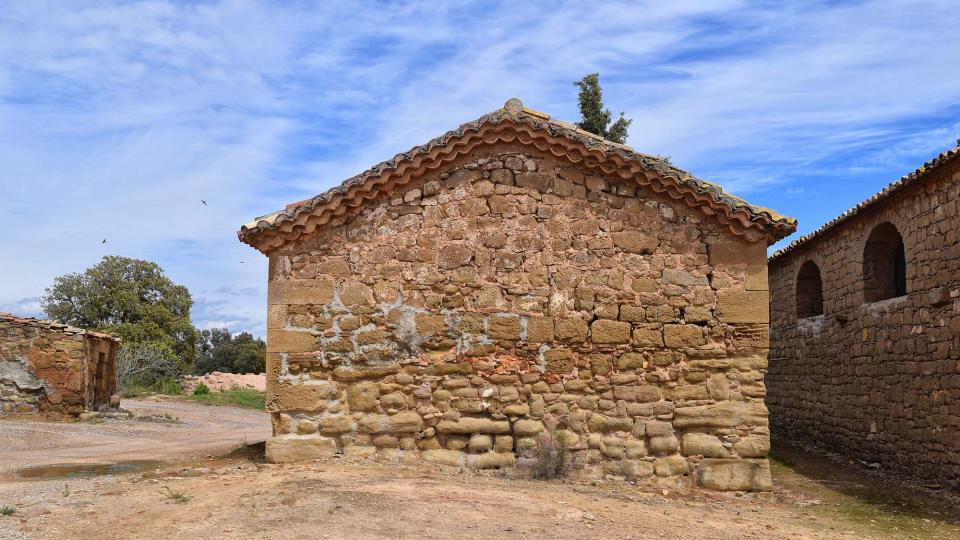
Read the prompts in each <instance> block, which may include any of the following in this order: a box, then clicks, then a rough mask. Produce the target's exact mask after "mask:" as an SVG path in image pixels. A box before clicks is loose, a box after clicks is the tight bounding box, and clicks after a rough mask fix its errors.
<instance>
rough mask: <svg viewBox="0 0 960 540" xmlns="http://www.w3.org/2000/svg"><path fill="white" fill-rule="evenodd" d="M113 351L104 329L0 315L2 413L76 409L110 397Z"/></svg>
mask: <svg viewBox="0 0 960 540" xmlns="http://www.w3.org/2000/svg"><path fill="white" fill-rule="evenodd" d="M116 352H117V341H116V340H114V339H113V338H110V337H109V336H106V335H104V334H97V333H92V332H87V331H84V330H82V329H79V328H73V327H70V326H67V325H62V324H56V323H50V322H47V321H39V320H36V319H30V318H22V317H12V316H6V315H0V414H12V413H36V412H41V413H51V414H70V415H78V414H80V413H81V412H83V410H84V409H95V408H97V407H99V406H100V405H103V404H106V403H108V402H109V398H110V395H111V394H113V393H114V392H115V391H116ZM101 364H102V367H101ZM101 375H105V376H102V377H101Z"/></svg>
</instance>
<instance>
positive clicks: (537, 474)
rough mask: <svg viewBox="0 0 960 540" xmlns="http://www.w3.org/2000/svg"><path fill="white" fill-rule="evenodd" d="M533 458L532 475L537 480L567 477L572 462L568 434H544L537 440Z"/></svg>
mask: <svg viewBox="0 0 960 540" xmlns="http://www.w3.org/2000/svg"><path fill="white" fill-rule="evenodd" d="M532 457H533V459H534V463H533V470H532V474H533V477H534V478H536V479H537V480H553V479H554V478H562V477H564V476H566V475H567V473H568V472H570V465H571V462H572V459H571V456H570V445H569V444H568V442H567V436H566V433H564V432H563V431H560V432H556V431H548V432H545V433H542V434H541V435H540V437H539V438H538V439H537V446H536V447H535V448H534V449H533V455H532Z"/></svg>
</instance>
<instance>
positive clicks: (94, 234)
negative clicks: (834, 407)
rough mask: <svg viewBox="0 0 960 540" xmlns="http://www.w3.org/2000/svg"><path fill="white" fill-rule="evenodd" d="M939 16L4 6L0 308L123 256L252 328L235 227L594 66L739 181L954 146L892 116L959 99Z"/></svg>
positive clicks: (904, 9) (547, 99)
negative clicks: (882, 148)
mask: <svg viewBox="0 0 960 540" xmlns="http://www.w3.org/2000/svg"><path fill="white" fill-rule="evenodd" d="M953 7H954V6H952V5H951V3H949V2H927V3H920V4H910V5H906V4H899V3H890V2H880V1H877V2H858V3H853V4H831V3H802V4H794V5H792V6H782V5H759V6H758V5H754V4H751V3H747V2H741V1H736V0H715V1H711V2H702V1H696V2H694V1H683V2H647V3H635V2H622V3H603V4H597V3H595V2H566V3H564V4H561V5H555V4H554V3H550V4H549V5H548V4H546V3H537V2H520V3H518V2H512V3H484V4H470V3H466V2H458V3H442V4H438V3H436V2H413V3H407V4H383V3H378V4H375V5H373V4H369V5H357V4H356V3H353V2H324V3H319V4H317V5H315V6H310V5H308V4H292V5H290V4H284V5H278V4H263V3H257V2H251V1H242V0H225V1H219V2H208V3H201V4H197V3H175V2H166V1H151V2H123V3H111V2H105V1H101V2H95V3H84V4H76V5H72V6H71V7H64V6H63V5H62V4H59V3H48V4H44V3H36V2H19V3H12V4H11V5H9V6H6V5H5V10H4V12H3V13H0V161H2V162H3V163H4V167H3V168H2V169H0V212H2V214H3V215H4V217H5V219H6V220H7V221H8V223H13V224H14V226H12V227H10V226H8V227H7V228H6V229H5V230H6V231H7V235H6V237H5V239H4V240H5V241H4V242H3V243H2V244H0V257H2V259H3V260H4V261H16V262H15V264H8V265H6V267H5V268H4V272H3V277H4V279H3V280H2V282H0V302H4V303H5V304H4V305H15V303H16V301H17V300H18V299H20V298H24V297H34V296H36V295H37V294H39V293H40V292H41V291H42V289H43V287H45V286H47V285H49V284H50V282H51V281H52V279H53V277H54V276H55V275H57V274H62V273H65V272H71V271H80V270H82V269H83V268H85V267H87V266H89V265H91V264H94V263H95V262H96V261H97V260H98V259H99V257H100V256H102V255H103V254H123V255H129V256H136V257H142V258H148V259H151V260H156V261H157V262H159V263H160V264H161V265H162V266H163V267H164V268H166V269H167V271H168V274H170V275H171V277H173V278H174V279H175V280H176V281H178V282H180V283H184V284H186V285H188V286H189V287H190V289H191V290H192V291H193V292H194V295H195V297H196V298H197V300H198V302H197V307H196V308H195V309H194V318H195V320H196V321H197V323H198V324H200V325H202V326H204V327H209V326H211V325H220V324H229V325H231V327H232V328H233V329H236V330H240V329H252V330H256V331H257V333H261V332H262V324H263V318H264V311H265V310H264V302H263V297H262V296H263V290H262V289H263V286H264V281H265V279H266V262H265V260H264V258H263V257H262V256H261V255H260V254H258V253H256V252H254V251H253V250H251V249H250V248H248V247H246V246H244V245H242V244H240V243H239V242H238V241H237V240H236V237H235V232H236V229H237V228H238V227H239V225H240V224H242V223H245V222H247V221H248V220H249V219H251V218H253V217H254V216H257V215H261V214H264V213H267V212H270V211H273V210H276V209H278V208H281V207H282V206H283V205H284V204H286V203H287V202H290V201H294V200H299V199H302V198H305V197H308V196H312V195H314V194H316V193H318V192H320V191H322V190H324V189H326V188H329V187H331V186H333V185H334V184H336V183H338V182H339V181H341V180H343V179H344V178H346V177H349V176H351V175H353V174H356V173H358V172H361V171H362V170H365V169H366V168H368V167H369V166H370V165H372V164H374V163H377V162H379V161H382V160H384V159H387V158H389V157H391V156H393V155H394V154H395V153H397V152H400V151H404V150H406V149H408V148H410V147H411V146H413V145H416V144H420V143H422V142H424V141H426V140H428V139H429V138H432V137H434V136H436V135H438V134H440V133H442V132H443V131H446V130H448V129H451V128H453V127H455V126H456V125H458V124H459V123H461V122H464V121H467V120H470V119H472V118H475V117H476V116H479V115H480V114H482V113H484V112H488V111H489V110H492V109H494V108H496V107H498V106H500V105H501V104H502V103H503V101H504V100H505V99H506V98H508V97H511V96H518V97H520V98H522V99H523V100H524V101H525V102H526V103H527V104H528V105H530V106H532V107H534V108H539V109H542V110H545V111H547V112H549V113H550V114H553V115H555V116H557V117H560V118H564V119H575V118H576V115H577V111H576V103H575V91H574V88H573V87H572V85H571V82H572V81H573V80H574V79H576V78H579V77H580V76H582V75H583V74H585V73H588V72H591V71H599V72H601V75H602V78H603V82H604V89H605V92H606V97H607V102H608V104H609V105H610V106H611V108H613V109H615V110H616V111H620V110H624V111H625V112H626V113H627V115H628V116H630V117H632V118H634V124H633V127H632V130H631V132H632V136H631V137H630V141H629V142H630V143H631V144H632V145H633V146H635V147H636V148H638V149H640V150H643V151H646V152H650V153H658V154H666V155H670V156H671V157H672V158H673V161H674V162H675V163H677V164H678V165H679V166H681V167H685V168H688V169H690V170H691V171H692V172H694V173H695V174H697V175H698V176H701V177H703V178H706V179H708V180H712V181H716V182H718V183H720V184H721V185H723V186H725V187H726V188H727V189H729V190H730V191H732V192H735V193H738V194H741V195H748V196H749V195H751V194H753V193H764V192H768V191H770V190H772V189H773V188H774V187H777V186H783V185H785V184H787V185H789V184H790V183H791V182H792V181H793V179H794V178H795V177H796V176H797V175H798V174H801V173H803V174H808V173H809V172H810V171H811V170H813V169H816V168H821V167H825V165H824V164H823V162H824V160H829V159H830V158H831V156H837V155H840V154H842V153H847V154H849V153H851V152H856V151H858V150H859V149H862V148H871V147H872V145H873V146H875V145H876V144H878V143H884V144H886V145H887V146H889V147H890V150H888V151H887V152H885V153H883V152H877V151H876V150H870V151H868V152H865V155H864V156H863V158H862V159H860V160H859V161H857V162H855V163H847V164H845V166H847V167H848V168H856V167H879V166H883V165H884V164H887V163H889V160H891V159H893V160H899V159H909V156H910V155H911V154H912V153H914V152H920V151H923V149H926V148H928V147H929V148H931V149H933V148H937V147H938V142H937V141H939V140H940V139H941V138H944V139H945V140H944V141H943V142H942V143H940V145H939V146H945V145H946V144H949V143H950V142H952V141H953V139H954V138H955V135H951V134H950V133H949V131H950V129H953V130H954V131H956V129H957V125H956V124H955V123H952V122H955V119H952V120H945V121H942V122H937V121H936V120H930V121H928V122H926V124H925V125H924V127H922V128H916V127H914V126H910V127H904V126H905V124H903V123H902V121H903V120H904V119H911V118H916V117H918V116H925V117H930V116H931V115H936V114H937V112H938V111H940V110H943V109H944V108H945V107H949V106H952V105H954V104H956V103H957V102H958V99H960V78H957V77H954V76H951V74H953V73H958V72H960V55H958V54H957V51H960V33H957V32H955V29H954V28H953V27H954V24H953V20H954V18H955V17H954V13H953V11H954V9H953ZM907 130H910V131H916V132H920V133H919V134H918V135H916V136H915V137H914V138H908V137H906V135H905V133H906V132H907ZM905 139H906V140H905ZM885 160H887V161H885ZM789 187H790V188H791V189H793V190H798V189H800V188H797V187H796V186H789ZM199 199H206V200H207V201H208V206H207V207H203V206H202V205H201V204H200V202H199ZM103 237H107V238H108V244H107V245H106V246H103V245H102V244H100V243H99V241H100V240H101V239H102V238H103ZM241 261H243V262H242V263H241ZM225 287H226V288H225ZM251 288H256V289H257V290H259V292H258V293H257V294H247V293H240V292H238V291H241V290H248V291H249V290H251Z"/></svg>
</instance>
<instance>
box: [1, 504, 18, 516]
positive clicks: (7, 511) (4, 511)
mask: <svg viewBox="0 0 960 540" xmlns="http://www.w3.org/2000/svg"><path fill="white" fill-rule="evenodd" d="M16 511H17V510H16V509H15V508H14V507H12V506H3V507H0V515H3V516H12V515H13V513H14V512H16Z"/></svg>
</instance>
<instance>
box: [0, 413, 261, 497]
mask: <svg viewBox="0 0 960 540" xmlns="http://www.w3.org/2000/svg"><path fill="white" fill-rule="evenodd" d="M121 407H123V408H124V409H127V410H129V411H131V412H133V413H135V414H137V415H141V416H150V415H153V416H154V418H155V419H154V421H143V420H126V419H123V420H103V421H99V422H58V423H53V422H40V421H29V420H5V421H3V422H0V481H2V479H3V475H4V474H5V473H6V474H9V473H10V472H11V471H15V470H20V469H24V468H27V467H39V466H49V465H63V464H71V465H79V464H118V463H123V464H130V463H131V462H152V461H166V460H169V459H187V458H189V457H191V456H194V455H196V456H203V455H207V454H211V453H218V452H221V453H222V451H224V450H225V449H227V450H229V449H232V448H236V447H237V446H238V445H239V444H240V443H241V442H247V443H253V442H257V441H263V440H265V439H266V438H267V437H269V436H270V419H269V417H268V416H267V415H266V414H265V413H263V411H256V410H251V409H240V408H235V407H210V406H206V405H201V404H197V403H190V402H185V401H176V400H170V401H154V400H152V399H142V400H123V402H122V403H121ZM121 469H123V467H121Z"/></svg>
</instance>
